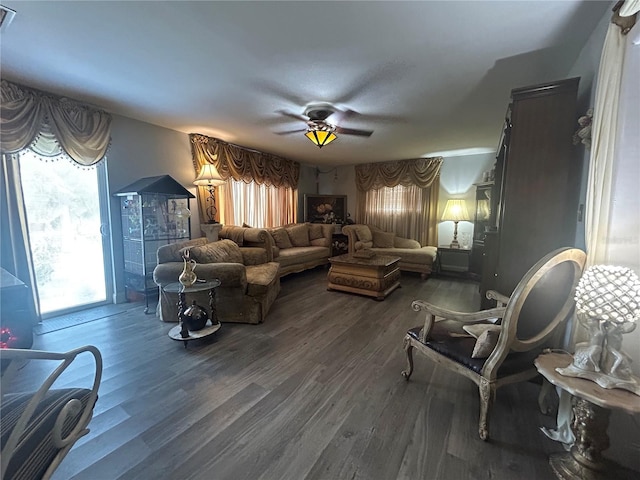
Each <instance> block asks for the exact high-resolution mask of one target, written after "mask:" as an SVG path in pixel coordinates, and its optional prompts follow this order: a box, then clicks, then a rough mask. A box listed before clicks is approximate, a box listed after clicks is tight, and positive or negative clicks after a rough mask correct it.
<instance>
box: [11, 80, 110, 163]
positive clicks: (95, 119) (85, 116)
mask: <svg viewBox="0 0 640 480" xmlns="http://www.w3.org/2000/svg"><path fill="white" fill-rule="evenodd" d="M0 98H1V108H0V138H2V143H1V149H2V152H3V153H6V154H11V153H17V152H19V151H20V150H24V149H26V148H29V149H31V150H33V151H34V152H35V153H37V154H38V155H41V156H46V157H56V156H60V155H65V156H68V157H69V158H70V159H71V160H73V161H74V162H76V163H77V164H80V165H83V166H90V165H94V164H96V163H98V162H99V161H100V160H102V159H103V158H104V156H105V154H106V153H107V149H108V148H109V143H110V141H111V115H109V114H108V113H106V112H103V111H101V110H97V109H95V108H92V107H89V106H87V105H84V104H81V103H78V102H76V101H74V100H70V99H68V98H63V97H56V96H53V95H51V94H48V93H44V92H40V91H38V90H34V89H31V88H28V87H24V86H21V85H18V84H15V83H11V82H9V81H7V80H2V83H1V86H0Z"/></svg>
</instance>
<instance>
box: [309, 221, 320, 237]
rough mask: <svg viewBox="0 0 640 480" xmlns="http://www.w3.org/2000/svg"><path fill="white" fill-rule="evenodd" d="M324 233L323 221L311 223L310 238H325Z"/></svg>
mask: <svg viewBox="0 0 640 480" xmlns="http://www.w3.org/2000/svg"><path fill="white" fill-rule="evenodd" d="M323 237H324V235H323V234H322V224H321V223H311V224H309V240H316V239H318V238H323Z"/></svg>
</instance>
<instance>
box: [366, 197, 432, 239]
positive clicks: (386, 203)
mask: <svg viewBox="0 0 640 480" xmlns="http://www.w3.org/2000/svg"><path fill="white" fill-rule="evenodd" d="M429 190H430V189H429V188H420V187H418V186H416V185H409V186H404V185H398V186H396V187H382V188H379V189H377V190H369V191H368V192H366V193H365V204H366V206H365V214H364V221H363V223H368V224H371V225H376V226H377V227H380V228H381V229H383V230H385V231H387V232H395V233H396V235H398V236H400V237H405V238H414V239H416V240H418V241H420V240H422V242H421V243H423V244H426V243H427V240H426V238H425V239H421V236H422V234H423V232H425V231H426V230H427V229H426V228H425V227H426V225H425V223H426V219H425V216H424V215H423V212H424V210H425V209H424V208H423V205H424V204H425V202H427V201H428V199H429Z"/></svg>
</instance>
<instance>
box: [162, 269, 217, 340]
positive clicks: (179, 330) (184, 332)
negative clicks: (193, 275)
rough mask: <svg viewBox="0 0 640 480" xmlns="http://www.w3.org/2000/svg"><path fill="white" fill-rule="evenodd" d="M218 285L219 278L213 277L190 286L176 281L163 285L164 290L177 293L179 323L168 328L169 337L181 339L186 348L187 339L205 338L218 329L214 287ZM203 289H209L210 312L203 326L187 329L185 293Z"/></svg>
mask: <svg viewBox="0 0 640 480" xmlns="http://www.w3.org/2000/svg"><path fill="white" fill-rule="evenodd" d="M219 286H220V280H218V279H215V280H210V281H207V282H196V283H194V284H193V285H191V286H190V287H185V286H184V285H182V284H181V283H178V282H174V283H170V284H168V285H165V286H164V287H163V290H164V291H165V292H169V293H177V294H178V321H179V322H180V324H179V325H177V326H175V327H173V328H172V329H171V330H169V337H171V338H172V339H173V340H182V341H183V342H184V348H187V342H188V341H189V340H196V339H198V338H205V337H208V336H209V335H212V334H214V333H216V332H217V331H218V330H220V326H221V325H220V321H219V320H218V313H217V311H216V288H217V287H219ZM205 290H209V311H210V312H211V314H210V316H209V319H208V320H207V323H206V325H205V327H204V328H202V329H200V330H194V331H192V330H189V329H188V327H187V322H186V321H185V315H184V312H185V310H186V309H187V302H186V294H187V293H195V292H203V291H205Z"/></svg>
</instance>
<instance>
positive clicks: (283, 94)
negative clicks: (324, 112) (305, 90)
mask: <svg viewBox="0 0 640 480" xmlns="http://www.w3.org/2000/svg"><path fill="white" fill-rule="evenodd" d="M251 83H252V85H253V87H254V88H255V89H256V90H258V91H260V92H263V93H266V94H268V95H272V96H274V97H277V98H281V99H284V100H286V101H288V102H289V103H291V104H293V105H304V102H305V101H306V97H305V96H300V95H297V94H295V93H293V92H291V91H289V90H288V89H287V88H286V87H284V86H282V85H280V84H279V83H276V82H272V81H270V80H267V79H265V78H262V79H260V80H255V81H252V82H251Z"/></svg>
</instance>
